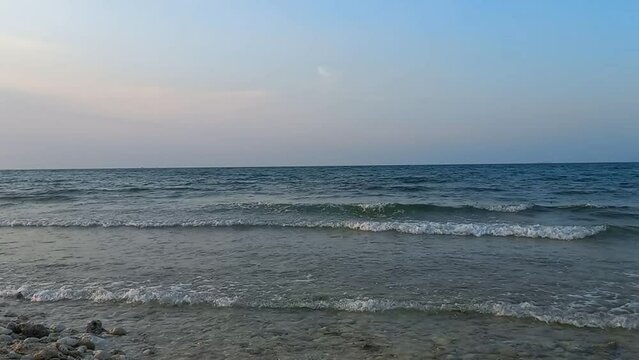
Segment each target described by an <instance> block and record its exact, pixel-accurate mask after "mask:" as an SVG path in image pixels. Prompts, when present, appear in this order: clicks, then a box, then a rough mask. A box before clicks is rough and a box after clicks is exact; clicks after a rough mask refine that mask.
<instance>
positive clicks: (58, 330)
mask: <svg viewBox="0 0 639 360" xmlns="http://www.w3.org/2000/svg"><path fill="white" fill-rule="evenodd" d="M64 329H65V327H64V325H61V324H51V326H49V330H51V332H55V333H61V332H63V331H64Z"/></svg>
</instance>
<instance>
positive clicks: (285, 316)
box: [0, 163, 639, 359]
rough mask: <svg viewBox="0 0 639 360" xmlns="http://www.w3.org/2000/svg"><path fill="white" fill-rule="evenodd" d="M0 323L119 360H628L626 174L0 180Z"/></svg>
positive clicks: (62, 175)
mask: <svg viewBox="0 0 639 360" xmlns="http://www.w3.org/2000/svg"><path fill="white" fill-rule="evenodd" d="M18 293H21V294H23V295H24V297H25V298H24V299H22V300H19V299H17V298H16V295H17V294H18ZM9 311H11V312H17V313H25V314H29V316H34V317H40V318H42V319H43V320H44V321H46V322H50V323H64V324H67V325H69V326H77V327H83V326H84V324H86V322H87V321H89V320H91V319H100V320H102V322H103V323H104V324H105V325H106V326H109V325H113V326H115V325H117V326H122V327H124V328H126V329H127V330H128V332H129V334H128V335H126V336H123V337H120V338H117V339H115V340H113V341H116V344H115V345H117V347H118V348H121V349H123V350H124V351H125V352H126V353H127V354H129V358H132V359H136V358H144V356H142V355H141V354H142V351H143V350H144V349H149V348H152V349H153V353H154V355H153V356H152V357H153V358H157V359H219V358H228V359H249V358H260V359H370V358H377V359H388V358H396V359H429V358H433V359H511V358H512V359H517V358H518V359H527V358H550V359H556V358H562V359H639V164H637V163H598V164H522V165H440V166H353V167H257V168H174V169H171V168H162V169H96V170H6V171H0V316H2V314H1V313H2V312H7V313H8V312H9ZM136 354H137V355H136ZM146 358H148V356H147V357H146Z"/></svg>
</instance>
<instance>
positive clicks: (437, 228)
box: [0, 219, 607, 240]
mask: <svg viewBox="0 0 639 360" xmlns="http://www.w3.org/2000/svg"><path fill="white" fill-rule="evenodd" d="M232 226H267V227H284V228H286V227H291V228H332V229H350V230H357V231H367V232H385V231H395V232H399V233H405V234H415V235H420V234H425V235H456V236H476V237H479V236H512V237H524V238H546V239H555V240H575V239H582V238H585V237H588V236H593V235H596V234H598V233H601V232H603V231H606V229H607V227H606V226H605V225H596V226H576V225H552V226H551V225H539V224H535V225H524V224H506V223H456V222H432V221H295V222H276V221H251V220H241V219H238V220H187V221H148V220H147V221H128V220H59V219H39V220H0V227H106V228H109V227H135V228H166V227H185V228H190V227H193V228H196V227H232Z"/></svg>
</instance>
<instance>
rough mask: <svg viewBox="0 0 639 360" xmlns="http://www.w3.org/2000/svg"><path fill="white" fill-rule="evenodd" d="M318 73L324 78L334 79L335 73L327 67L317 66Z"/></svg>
mask: <svg viewBox="0 0 639 360" xmlns="http://www.w3.org/2000/svg"><path fill="white" fill-rule="evenodd" d="M317 75H319V76H320V77H321V78H323V79H332V78H333V73H332V72H331V71H330V70H329V69H328V68H327V67H326V66H322V65H319V66H318V67H317Z"/></svg>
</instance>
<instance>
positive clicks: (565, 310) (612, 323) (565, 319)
mask: <svg viewBox="0 0 639 360" xmlns="http://www.w3.org/2000/svg"><path fill="white" fill-rule="evenodd" d="M18 291H20V292H22V293H23V294H24V295H25V297H27V298H30V299H31V301H32V302H55V301H64V300H76V301H77V300H87V301H91V302H98V303H103V302H123V303H139V304H144V303H159V304H165V305H192V304H207V305H210V306H214V307H244V308H273V309H310V310H338V311H348V312H371V313H375V312H384V311H392V310H411V311H422V312H434V313H438V312H474V313H482V314H487V315H493V316H505V317H516V318H530V319H535V320H538V321H542V322H546V323H559V324H566V325H572V326H576V327H596V328H624V329H637V328H639V313H637V312H636V309H637V308H638V305H639V304H637V303H636V302H634V303H629V304H626V305H623V306H621V308H623V309H624V310H625V311H624V312H625V313H624V314H619V313H616V311H617V308H614V309H609V310H602V311H599V312H585V311H579V310H578V307H576V308H575V307H571V306H570V305H567V306H566V307H559V306H537V305H534V304H532V303H530V302H521V303H508V302H500V301H488V302H480V303H467V304H464V303H430V302H424V301H413V300H393V299H384V298H337V299H327V300H301V299H286V298H282V297H272V298H271V300H251V299H241V298H240V297H237V296H227V295H219V294H218V295H216V294H213V293H209V292H197V291H195V290H192V289H189V288H183V287H181V286H180V285H174V286H138V287H132V288H120V289H115V290H106V289H104V288H102V287H100V286H86V287H81V286H80V287H73V286H61V287H49V288H34V287H31V286H21V287H19V288H5V289H0V297H13V296H15V294H16V293H17V292H18ZM576 309H577V310H576Z"/></svg>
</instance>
